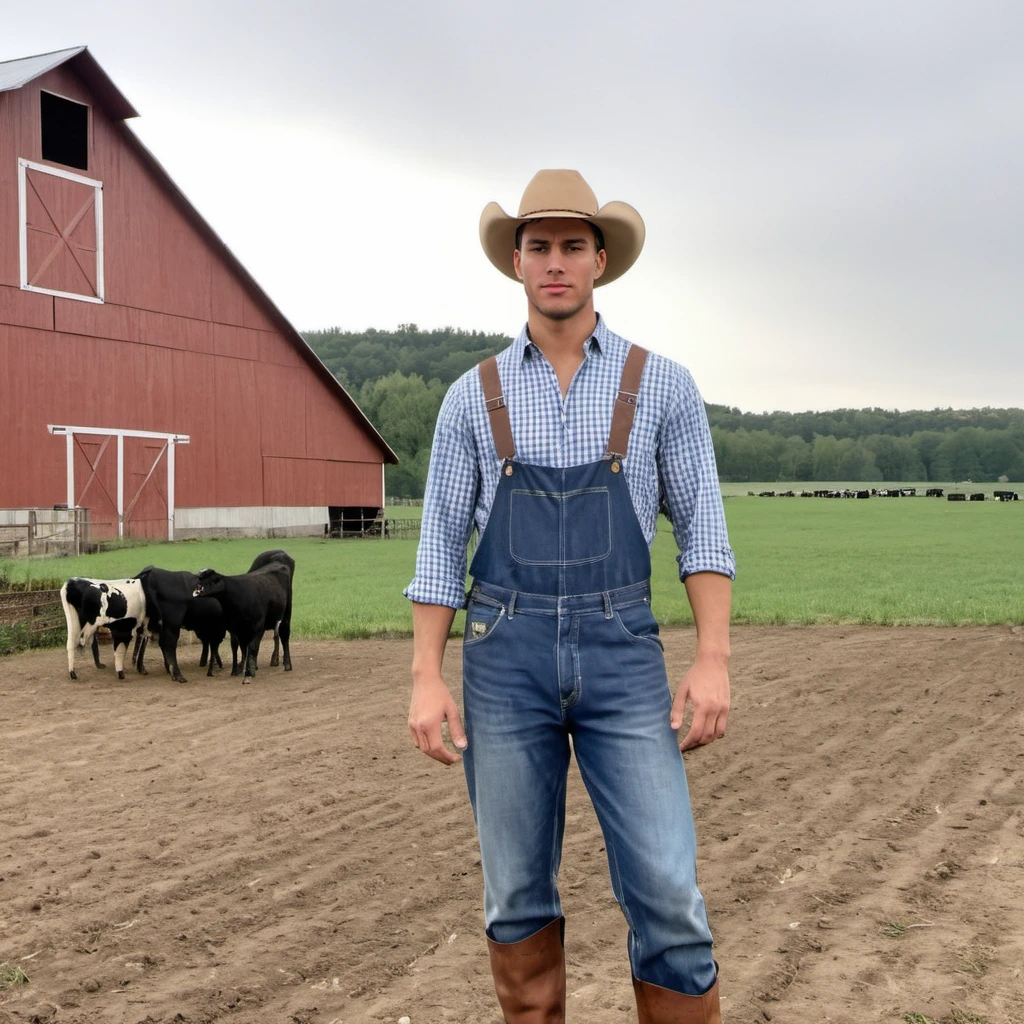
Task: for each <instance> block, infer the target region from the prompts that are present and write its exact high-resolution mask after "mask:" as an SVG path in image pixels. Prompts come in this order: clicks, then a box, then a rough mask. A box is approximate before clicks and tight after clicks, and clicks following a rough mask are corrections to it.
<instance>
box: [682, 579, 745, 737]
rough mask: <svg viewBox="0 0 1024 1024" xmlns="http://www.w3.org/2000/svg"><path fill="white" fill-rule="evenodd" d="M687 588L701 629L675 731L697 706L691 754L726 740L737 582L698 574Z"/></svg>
mask: <svg viewBox="0 0 1024 1024" xmlns="http://www.w3.org/2000/svg"><path fill="white" fill-rule="evenodd" d="M683 582H684V584H685V586H686V596H687V597H688V598H689V599H690V607H691V608H692V609H693V620H694V622H695V623H696V626H697V657H696V658H695V660H694V663H693V667H692V668H691V669H690V671H689V672H687V673H686V675H685V676H683V681H682V682H681V683H680V684H679V689H678V690H677V691H676V697H675V700H674V701H673V702H672V728H673V729H681V728H682V725H683V718H684V716H685V713H686V704H687V701H689V703H690V704H692V705H693V720H692V721H691V722H690V728H689V730H688V731H687V733H686V735H685V736H684V737H683V739H682V741H681V742H680V744H679V749H680V750H690V749H691V748H692V747H699V746H701V745H702V744H704V743H710V742H711V741H712V740H716V739H721V738H722V737H723V736H724V735H725V725H726V722H727V720H728V718H729V611H730V608H731V606H732V580H731V579H729V577H728V576H722V575H720V574H719V573H715V572H695V573H692V574H691V575H689V576H687V577H686V579H685V580H684V581H683Z"/></svg>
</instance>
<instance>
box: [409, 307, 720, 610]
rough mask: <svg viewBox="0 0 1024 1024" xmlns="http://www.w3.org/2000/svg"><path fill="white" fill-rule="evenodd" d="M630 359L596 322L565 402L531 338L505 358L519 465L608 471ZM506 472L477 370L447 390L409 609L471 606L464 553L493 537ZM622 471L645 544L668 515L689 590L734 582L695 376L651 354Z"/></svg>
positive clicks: (501, 359) (623, 344) (623, 345)
mask: <svg viewBox="0 0 1024 1024" xmlns="http://www.w3.org/2000/svg"><path fill="white" fill-rule="evenodd" d="M628 350H629V342H628V341H626V340H625V339H624V338H620V337H619V336H618V335H617V334H613V333H612V332H611V331H609V330H608V328H607V327H606V326H605V324H604V321H603V320H602V319H600V318H598V322H597V329H596V330H595V331H594V333H593V335H592V336H591V337H590V338H589V339H588V340H587V342H586V343H585V344H584V348H583V355H584V359H583V362H582V363H581V364H580V367H579V369H578V370H577V372H576V375H575V377H574V378H573V380H572V383H571V384H570V386H569V391H568V393H567V394H566V396H565V399H564V401H563V399H562V393H561V390H560V388H559V385H558V378H557V377H556V376H555V371H554V369H553V368H552V366H551V364H550V363H549V362H548V361H547V359H545V358H544V355H543V354H542V353H541V351H540V349H538V348H537V347H536V346H535V345H534V344H533V343H532V342H531V341H530V338H529V336H528V335H527V333H526V328H525V327H524V328H523V330H522V331H521V332H520V334H519V337H518V338H516V340H515V341H514V342H513V343H512V344H511V345H510V346H509V347H508V348H506V349H504V350H503V351H502V352H500V353H499V354H498V372H499V373H500V375H501V382H502V387H503V390H504V394H505V401H506V403H507V405H508V410H509V418H510V420H511V423H512V436H513V437H514V438H515V444H516V458H517V459H518V460H519V461H521V462H525V463H530V464H532V465H537V466H552V467H555V468H558V469H562V468H566V467H568V466H580V465H585V464H586V463H589V462H597V461H598V460H599V459H601V458H602V457H603V456H604V454H605V446H606V444H607V441H608V431H609V428H610V426H611V417H612V407H613V404H614V400H615V395H616V393H617V392H618V390H619V380H620V378H621V376H622V367H623V364H624V363H625V361H626V352H627V351H628ZM500 470H501V460H500V459H499V458H498V456H497V453H496V452H495V449H494V440H493V437H492V435H491V425H490V422H489V420H488V416H487V411H486V409H485V408H484V395H483V389H482V387H481V384H480V375H479V373H478V372H477V370H476V369H473V370H470V371H469V372H468V373H464V374H463V375H462V376H461V377H460V378H459V379H458V380H457V381H455V383H454V384H452V386H451V387H450V388H449V389H448V393H447V395H446V396H445V399H444V402H443V403H442V405H441V411H440V412H439V413H438V417H437V428H436V430H435V433H434V446H433V449H432V451H431V456H430V470H429V473H428V475H427V487H426V493H425V495H424V499H423V525H422V530H421V533H420V544H419V551H418V552H417V555H416V576H415V577H414V579H413V581H412V582H411V583H410V584H409V586H408V587H406V589H405V591H404V593H405V596H406V597H408V598H409V599H410V600H412V601H419V602H422V603H424V604H441V605H448V606H449V607H451V608H461V607H462V606H463V604H464V603H465V589H466V551H467V545H468V543H469V539H470V535H471V534H472V530H473V526H474V525H475V526H476V528H477V530H478V531H479V532H480V535H481V536H482V535H483V531H484V528H485V527H486V526H487V518H488V515H489V513H490V509H491V503H492V502H493V501H494V493H495V490H496V489H497V486H498V479H499V477H500ZM623 471H624V473H625V476H626V481H627V483H628V485H629V493H630V496H631V498H632V500H633V507H634V509H635V510H636V516H637V519H638V520H639V522H640V527H641V529H642V530H643V532H644V536H645V537H646V538H647V543H648V544H651V543H652V542H653V541H654V534H655V530H656V528H657V522H658V512H659V509H661V510H664V511H665V512H666V513H667V515H668V517H669V519H670V520H671V521H672V531H673V533H674V534H675V538H676V543H677V544H678V546H679V552H680V553H679V556H678V562H679V578H680V579H685V578H686V577H687V576H688V575H690V573H694V572H717V573H721V574H722V575H724V576H729V577H730V578H734V577H735V575H736V561H735V558H734V557H733V553H732V549H731V548H730V547H729V537H728V534H727V533H726V528H725V514H724V511H723V509H722V495H721V491H720V490H719V486H718V472H717V469H716V466H715V451H714V447H713V445H712V443H711V431H710V430H709V429H708V422H707V415H706V414H705V411H704V403H703V401H702V400H701V397H700V394H699V392H698V391H697V386H696V385H695V384H694V382H693V378H692V377H691V376H690V373H689V371H688V370H686V369H685V368H684V367H682V366H680V365H679V364H678V363H675V362H673V361H672V360H671V359H666V358H665V357H664V356H660V355H657V354H655V353H653V352H652V353H651V354H650V356H649V357H648V359H647V363H646V365H645V367H644V375H643V379H642V382H641V385H640V396H639V398H638V400H637V405H636V418H635V419H634V421H633V429H632V432H631V433H630V437H629V453H628V455H627V456H626V458H625V460H624V461H623Z"/></svg>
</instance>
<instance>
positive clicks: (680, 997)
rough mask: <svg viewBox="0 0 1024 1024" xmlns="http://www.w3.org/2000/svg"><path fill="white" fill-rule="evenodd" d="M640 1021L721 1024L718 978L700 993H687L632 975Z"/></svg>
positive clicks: (648, 1023)
mask: <svg viewBox="0 0 1024 1024" xmlns="http://www.w3.org/2000/svg"><path fill="white" fill-rule="evenodd" d="M633 992H634V994H635V995H636V1012H637V1017H638V1018H639V1022H640V1024H722V1011H721V1010H720V1009H719V1008H718V979H717V978H716V979H715V983H714V985H712V986H711V988H709V989H708V990H707V992H705V993H704V995H702V996H688V995H686V993H685V992H673V991H672V989H670V988H662V987H661V986H660V985H652V984H650V983H649V982H646V981H637V980H636V978H634V979H633Z"/></svg>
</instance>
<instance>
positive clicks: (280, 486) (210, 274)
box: [0, 47, 397, 539]
mask: <svg viewBox="0 0 1024 1024" xmlns="http://www.w3.org/2000/svg"><path fill="white" fill-rule="evenodd" d="M135 116H137V114H136V111H135V110H134V109H133V108H132V106H131V104H130V103H129V102H128V101H127V100H126V99H125V97H124V96H123V95H122V94H121V93H120V91H119V90H118V89H117V87H116V86H115V85H114V83H113V82H112V81H111V80H110V79H109V78H108V77H107V75H106V74H105V72H104V71H103V70H102V68H101V67H100V66H99V64H97V63H96V61H95V60H94V59H93V57H92V56H91V54H90V53H89V51H88V50H87V49H86V48H85V47H78V48H75V49H71V50H61V51H58V52H55V53H48V54H43V55H41V56H37V57H27V58H24V59H21V60H12V61H7V62H6V63H0V197H2V201H0V437H2V438H3V441H4V449H5V451H4V458H3V462H2V469H0V510H14V511H8V512H6V513H3V512H0V516H3V515H4V514H6V515H7V518H8V521H10V520H11V519H12V518H17V516H19V515H21V516H22V517H24V516H25V515H26V514H27V512H28V510H32V509H51V510H52V509H53V508H54V506H60V505H65V504H66V505H67V506H69V507H77V508H79V509H87V510H88V512H87V514H86V515H87V518H88V523H89V533H90V536H91V537H92V538H97V537H104V536H118V535H125V536H140V537H169V538H171V539H173V538H175V537H177V538H182V537H190V536H201V535H220V536H223V535H229V534H250V535H275V536H286V535H295V534H303V533H308V534H313V533H323V531H324V528H325V525H326V524H328V523H329V522H331V521H332V520H341V519H343V518H346V519H357V520H358V519H360V518H364V517H370V518H372V517H373V516H374V515H375V514H376V513H377V510H378V509H379V508H381V507H382V506H383V504H384V464H385V463H388V462H396V461H397V459H396V458H395V455H394V453H393V452H392V451H391V449H390V448H389V447H388V445H387V444H386V443H385V441H384V439H383V438H382V437H381V436H380V435H379V434H378V433H377V431H376V430H374V428H373V426H372V425H371V424H370V422H369V420H367V418H366V417H365V416H364V415H363V413H362V412H361V411H360V410H359V408H358V406H357V405H356V404H355V402H354V401H353V400H352V399H351V397H349V395H348V394H347V393H346V392H345V390H344V388H342V387H341V385H340V384H339V383H338V382H337V380H336V379H335V378H334V376H333V375H332V374H331V373H330V372H329V371H328V370H327V368H326V367H325V366H324V365H323V364H322V363H321V362H320V360H319V359H318V358H317V357H316V355H315V354H314V353H313V351H312V350H311V349H310V348H309V347H308V346H307V345H306V343H305V342H304V341H303V339H302V337H301V336H300V335H299V334H298V332H297V331H296V330H295V329H294V328H293V327H292V326H291V324H289V323H288V321H287V320H286V319H285V318H284V316H283V315H282V314H281V312H280V311H279V310H278V309H277V308H276V307H275V306H274V304H273V303H272V302H271V301H270V299H268V298H267V296H266V295H265V294H264V293H263V291H262V290H261V289H260V287H259V286H258V285H257V284H256V282H255V281H254V280H253V279H252V278H251V277H250V276H249V274H248V273H247V272H246V270H245V268H244V267H242V265H241V264H240V263H239V262H238V260H237V259H235V257H234V256H233V255H232V254H231V253H230V252H229V251H228V249H227V247H226V246H225V245H224V243H223V242H222V241H221V240H220V239H219V238H218V237H217V235H216V234H215V233H214V231H213V230H212V229H211V228H210V227H209V225H208V224H207V223H206V222H205V221H204V220H203V219H202V217H200V216H199V214H198V213H197V212H196V210H195V209H194V208H193V207H192V205H191V204H190V203H189V201H188V200H187V199H186V198H185V196H184V195H183V194H182V193H181V192H180V191H179V189H178V188H177V187H176V186H175V185H174V183H173V182H172V181H171V179H170V178H169V177H168V175H167V172H166V171H164V169H163V168H162V167H161V166H160V164H159V163H157V161H156V160H155V159H154V157H153V156H152V155H151V154H150V153H149V151H148V150H147V149H146V148H145V146H143V145H142V143H141V142H140V141H139V140H138V138H136V136H135V135H134V133H133V132H132V131H131V130H130V129H129V128H128V126H127V125H126V124H125V121H126V119H127V118H130V117H135ZM37 514H38V513H37ZM79 516H80V517H82V516H83V513H79ZM0 525H2V520H0Z"/></svg>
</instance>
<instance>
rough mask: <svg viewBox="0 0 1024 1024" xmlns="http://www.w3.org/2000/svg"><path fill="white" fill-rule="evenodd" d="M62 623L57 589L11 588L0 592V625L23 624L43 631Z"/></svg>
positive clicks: (62, 617) (29, 629)
mask: <svg viewBox="0 0 1024 1024" xmlns="http://www.w3.org/2000/svg"><path fill="white" fill-rule="evenodd" d="M63 625H64V609H63V608H62V607H61V603H60V591H59V590H12V591H4V592H3V593H0V626H24V627H25V628H27V629H28V631H29V632H30V633H45V632H47V631H48V630H51V629H57V628H60V627H63Z"/></svg>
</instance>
